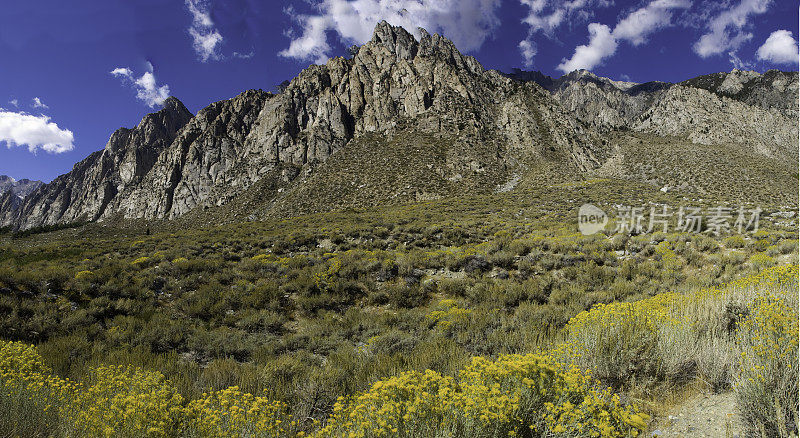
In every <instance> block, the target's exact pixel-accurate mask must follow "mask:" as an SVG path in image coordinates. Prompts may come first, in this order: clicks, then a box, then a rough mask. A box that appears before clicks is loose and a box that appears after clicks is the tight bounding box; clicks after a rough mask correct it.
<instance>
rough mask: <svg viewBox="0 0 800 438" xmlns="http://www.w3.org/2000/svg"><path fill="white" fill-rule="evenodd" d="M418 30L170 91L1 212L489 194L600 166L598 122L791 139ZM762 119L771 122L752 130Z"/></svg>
mask: <svg viewBox="0 0 800 438" xmlns="http://www.w3.org/2000/svg"><path fill="white" fill-rule="evenodd" d="M420 34H421V37H420V39H419V40H417V39H415V38H414V37H413V36H412V35H411V34H410V33H408V32H407V31H405V30H404V29H402V28H398V27H393V26H390V25H389V24H387V23H385V22H384V23H380V24H379V25H378V26H377V27H376V29H375V32H374V34H373V37H372V39H371V40H370V41H369V42H368V43H366V44H365V45H363V46H361V47H358V48H354V49H352V50H351V55H352V57H351V58H347V59H346V58H341V57H340V58H333V59H331V60H330V61H329V62H328V63H327V64H326V65H313V66H311V67H309V68H307V69H305V70H303V71H302V72H301V73H300V74H299V75H298V76H297V77H296V78H294V79H293V80H292V81H291V82H289V83H288V84H287V85H285V86H284V87H282V91H281V92H280V93H279V94H272V93H265V92H263V91H260V90H250V91H247V92H244V93H242V94H240V95H238V96H236V97H234V98H232V99H229V100H225V101H221V102H217V103H214V104H212V105H210V106H208V107H207V108H204V109H202V110H201V111H200V112H198V114H197V115H196V116H192V115H191V114H190V113H189V112H188V110H186V108H185V107H184V106H183V105H182V104H180V102H178V101H177V99H174V98H170V99H168V100H167V102H166V104H165V108H164V109H162V110H161V111H159V112H157V113H154V114H151V115H148V116H146V117H145V118H144V119H143V120H142V122H141V123H140V124H139V125H138V126H137V127H136V128H133V129H120V130H118V131H117V132H115V133H114V134H113V135H112V136H111V139H110V140H109V142H108V145H107V146H106V148H105V149H104V150H102V151H98V152H95V153H94V154H92V155H90V156H89V157H87V158H86V159H85V160H83V161H82V162H80V163H78V164H76V165H75V167H74V169H73V170H72V171H71V172H70V173H68V174H66V175H62V176H60V177H58V178H56V179H55V180H54V181H53V182H51V183H49V184H46V185H43V186H41V187H39V188H38V189H37V190H35V191H34V192H33V193H31V194H30V195H29V196H27V197H26V198H24V200H19V199H18V198H16V197H14V198H13V199H12V197H10V196H9V195H8V193H6V194H5V195H3V197H0V226H3V225H6V226H8V225H11V226H13V227H16V228H30V227H34V226H40V225H51V224H57V223H65V222H76V221H95V220H112V219H114V218H118V217H125V218H131V219H134V218H144V219H173V218H177V217H187V216H192V215H201V214H206V217H210V216H209V215H211V214H212V212H219V211H222V212H223V213H225V212H232V211H236V214H237V215H239V217H247V218H251V219H252V218H258V217H263V216H274V215H279V216H284V217H285V216H291V215H293V214H298V213H302V212H313V211H320V210H324V209H326V208H341V207H346V206H354V205H357V206H370V205H375V204H380V203H386V202H405V201H409V200H424V199H433V198H437V197H441V196H453V195H458V194H463V193H465V192H470V193H473V192H479V193H492V192H493V191H497V190H499V189H498V188H505V187H514V186H516V185H517V184H525V183H526V182H527V183H528V184H530V183H531V181H553V180H554V178H555V177H556V176H564V175H571V176H574V177H579V175H580V174H581V173H582V172H585V171H588V170H591V169H595V168H597V167H599V166H600V165H601V164H602V163H604V162H605V161H606V159H607V157H608V156H609V152H610V150H612V149H613V148H612V145H608V144H607V139H604V136H603V135H602V133H604V132H608V131H613V130H641V131H647V132H652V133H655V134H659V135H676V136H684V137H687V138H690V139H692V140H693V141H696V142H698V143H703V142H721V141H728V140H737V137H738V140H742V139H744V140H748V139H756V140H757V141H756V142H755V144H757V145H758V146H757V148H758V150H759V151H761V152H762V153H763V154H765V155H771V156H782V155H781V154H783V150H784V149H787V148H788V149H791V147H790V146H791V145H789V146H788V147H787V146H786V145H785V144H784V143H785V142H786V138H788V137H787V136H786V135H784V134H785V132H787V131H786V130H787V129H788V130H789V131H788V132H789V133H791V129H792V127H791V126H789V127H787V126H788V125H790V124H789V123H787V122H786V119H785V118H782V117H784V114H783V113H781V112H780V110H779V109H777V108H773V107H768V105H767V106H763V107H761V106H754V104H751V103H747V102H745V101H743V100H735V99H731V98H728V97H724V96H720V95H719V94H718V93H717V92H712V91H707V90H704V89H700V88H701V87H691V86H675V85H671V84H665V83H657V82H653V83H647V84H634V83H628V82H619V81H611V80H609V79H606V78H600V77H598V76H595V75H593V74H591V73H589V72H586V71H578V72H573V73H571V74H569V75H565V76H564V77H562V78H560V79H552V78H548V77H546V76H544V75H541V74H534V73H524V72H517V73H516V74H514V75H503V74H501V73H498V72H495V71H487V70H485V69H484V68H483V67H482V66H481V65H480V63H478V61H476V60H475V59H474V58H472V57H469V56H464V55H462V54H461V53H460V52H459V51H458V50H457V49H456V47H455V46H454V45H453V43H452V42H450V41H449V40H448V39H446V38H444V37H441V36H439V35H429V34H428V33H426V32H424V31H421V32H420ZM747 83H748V84H749V83H750V82H747ZM717 88H719V87H717ZM745 88H746V87H745ZM723 89H728V88H725V87H723ZM786 89H788V90H792V87H791V84H789V85H787V86H786ZM794 90H795V92H796V82H795V88H794ZM762 94H763V93H762ZM759 99H760V98H759ZM764 99H766V100H765V101H769V99H767V98H764ZM764 99H761V100H758V99H757V100H758V101H762V100H764ZM770 99H771V98H770ZM752 108H756V109H758V110H759V111H762V112H763V114H762V113H758V112H752V111H751V109H752ZM704 111H705V112H704ZM745 113H747V114H745ZM751 113H752V114H751ZM773 113H774V117H773V119H769V117H772V116H771V115H772V114H773ZM756 120H760V121H761V122H762V123H763V121H764V120H771V122H770V124H767V126H766V127H763V128H758V129H756V128H754V127H753V124H754V123H756ZM731 122H732V123H737V124H739V125H740V126H737V127H736V128H735V129H734V128H730V127H727V126H725V125H726V124H728V123H731ZM720 125H722V126H721V127H720ZM751 127H752V128H753V129H750V128H751ZM794 129H795V131H794V132H795V133H796V129H797V127H796V124H795V125H794ZM770 135H771V136H772V137H770ZM742 136H743V137H742ZM795 136H796V134H795ZM776 145H777V146H776ZM795 150H796V144H795ZM532 175H534V176H535V175H539V176H540V178H539V179H536V178H533V179H531V178H532ZM542 175H544V176H543V177H541V176H542ZM503 190H506V189H503ZM207 210H209V211H208V212H207V213H203V212H206V211H207ZM198 212H199V213H198ZM190 213H191V214H192V215H190ZM255 213H258V214H255ZM242 215H244V216H242ZM192 217H194V216H192Z"/></svg>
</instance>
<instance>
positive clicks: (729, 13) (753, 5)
mask: <svg viewBox="0 0 800 438" xmlns="http://www.w3.org/2000/svg"><path fill="white" fill-rule="evenodd" d="M771 3H772V0H741V1H740V2H739V3H738V4H737V5H736V6H733V7H730V8H726V9H723V10H722V12H720V13H719V14H717V15H716V16H715V17H714V18H712V19H711V21H710V22H709V23H708V32H707V33H706V34H704V35H703V36H701V37H700V39H699V40H697V42H695V44H694V46H693V49H694V51H695V53H697V54H698V55H700V57H701V58H708V57H709V56H713V55H719V54H721V53H726V52H727V53H728V54H729V55H732V54H733V53H735V52H736V50H738V49H739V47H740V46H741V45H742V44H743V43H745V42H746V41H749V40H750V39H752V38H753V34H752V33H749V32H747V31H746V30H745V28H746V27H747V25H748V23H749V21H750V20H749V19H750V16H751V15H759V14H763V13H765V12H767V9H769V6H770V4H771Z"/></svg>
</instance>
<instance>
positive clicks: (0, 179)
mask: <svg viewBox="0 0 800 438" xmlns="http://www.w3.org/2000/svg"><path fill="white" fill-rule="evenodd" d="M42 184H44V183H43V182H41V181H31V180H29V179H27V178H23V179H21V180H19V181H17V180H15V179H14V178H11V177H10V176H7V175H0V194H3V193H6V192H11V193H12V194H14V195H16V196H17V198H20V199H21V198H24V197H26V196H28V195H29V194H30V193H31V192H33V191H34V190H36V189H37V188H39V186H41V185H42Z"/></svg>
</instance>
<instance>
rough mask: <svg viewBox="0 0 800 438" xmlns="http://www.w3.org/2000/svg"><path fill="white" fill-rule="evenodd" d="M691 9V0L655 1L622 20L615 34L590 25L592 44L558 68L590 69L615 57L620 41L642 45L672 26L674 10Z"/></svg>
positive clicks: (578, 49)
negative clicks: (657, 32) (655, 34)
mask: <svg viewBox="0 0 800 438" xmlns="http://www.w3.org/2000/svg"><path fill="white" fill-rule="evenodd" d="M576 1H578V0H576ZM689 7H691V2H690V1H689V0H654V1H652V2H650V3H649V4H648V5H647V6H645V7H643V8H639V9H637V10H635V11H633V12H631V13H630V14H628V15H627V16H625V17H624V18H623V19H621V20H620V21H619V22H618V23H617V25H616V26H615V27H614V30H613V31H612V30H611V28H609V27H608V26H606V25H604V24H600V23H590V24H589V44H588V45H581V46H578V47H577V48H575V53H574V54H573V55H572V58H570V59H563V60H562V61H561V64H559V65H558V66H557V67H556V68H557V69H559V70H561V71H563V72H564V73H569V72H571V71H573V70H578V69H582V68H585V69H587V70H591V69H593V68H594V67H595V66H597V65H598V64H600V63H601V62H602V61H603V60H604V59H606V58H608V57H610V56H611V55H613V54H614V53H615V52H616V51H617V47H618V46H619V42H620V41H628V42H629V43H631V44H633V45H634V46H639V45H642V44H644V43H645V42H646V41H647V37H648V36H650V34H652V33H653V32H656V31H657V30H659V29H662V28H664V27H667V26H670V25H671V24H672V15H673V10H674V9H687V8H689Z"/></svg>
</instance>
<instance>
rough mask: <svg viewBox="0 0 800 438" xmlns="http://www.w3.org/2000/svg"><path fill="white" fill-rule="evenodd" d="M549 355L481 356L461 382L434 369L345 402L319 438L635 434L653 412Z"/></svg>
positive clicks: (336, 408)
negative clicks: (622, 399) (645, 411)
mask: <svg viewBox="0 0 800 438" xmlns="http://www.w3.org/2000/svg"><path fill="white" fill-rule="evenodd" d="M595 383H596V382H595V381H594V380H593V379H592V378H591V377H590V376H589V375H588V374H585V373H583V372H581V371H580V370H579V369H578V368H576V367H567V366H565V365H563V364H560V363H558V362H556V361H554V360H553V359H552V358H550V357H547V356H539V355H534V354H529V355H524V356H522V355H505V356H501V357H500V358H499V359H497V360H494V361H493V360H490V359H486V358H480V357H476V358H474V359H473V361H472V363H471V364H470V365H469V366H467V367H466V368H465V369H463V370H462V371H461V373H460V375H459V378H458V379H457V380H456V379H453V378H451V377H447V376H442V375H440V374H439V373H436V372H434V371H431V370H427V371H425V372H424V373H418V372H407V373H403V374H401V375H399V376H395V377H392V378H389V379H387V380H383V381H379V382H376V383H375V384H374V385H373V386H372V388H371V389H370V390H369V391H367V392H365V393H363V394H360V395H357V396H355V397H351V398H343V399H340V400H339V401H338V402H337V403H336V405H335V406H334V414H333V415H332V416H331V418H330V419H329V421H328V424H327V425H326V427H324V428H323V429H321V430H320V431H319V432H318V433H317V436H318V437H344V436H347V437H365V438H366V437H383V436H393V437H394V436H397V437H461V436H473V437H500V436H518V435H523V434H529V433H531V432H533V433H534V434H535V435H536V436H539V435H553V434H556V435H558V434H563V435H564V436H576V435H581V436H597V437H600V436H603V437H617V436H619V437H622V436H637V435H638V434H639V432H640V431H642V430H643V429H644V428H645V427H646V424H645V420H646V419H647V418H648V417H647V415H645V414H642V413H638V412H637V411H636V410H635V409H634V408H633V407H631V406H624V405H622V403H620V401H619V398H618V397H615V396H613V395H612V394H611V393H610V391H608V390H597V389H596V386H595Z"/></svg>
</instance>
